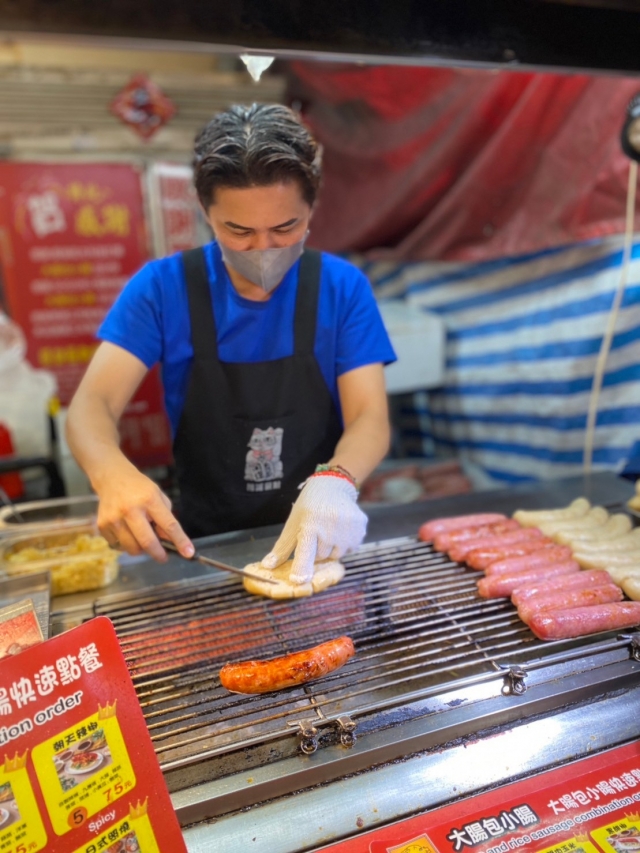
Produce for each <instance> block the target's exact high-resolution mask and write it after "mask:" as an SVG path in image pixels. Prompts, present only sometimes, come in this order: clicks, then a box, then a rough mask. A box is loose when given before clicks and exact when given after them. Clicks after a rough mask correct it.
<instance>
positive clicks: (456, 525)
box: [418, 512, 507, 542]
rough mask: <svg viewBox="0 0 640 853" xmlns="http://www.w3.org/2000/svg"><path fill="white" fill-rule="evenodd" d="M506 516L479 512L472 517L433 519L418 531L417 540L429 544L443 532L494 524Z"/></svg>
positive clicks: (456, 516)
mask: <svg viewBox="0 0 640 853" xmlns="http://www.w3.org/2000/svg"><path fill="white" fill-rule="evenodd" d="M506 518H507V516H506V515H503V514H502V513H501V512H481V513H475V514H473V515H454V516H451V517H450V518H434V519H432V520H431V521H426V522H425V523H424V524H423V525H422V526H421V528H420V530H419V531H418V539H422V541H423V542H431V540H432V539H433V537H434V536H436V534H438V533H444V532H445V530H459V529H460V528H462V527H479V526H480V525H481V524H494V522H496V521H505V520H506Z"/></svg>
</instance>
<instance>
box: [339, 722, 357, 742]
mask: <svg viewBox="0 0 640 853" xmlns="http://www.w3.org/2000/svg"><path fill="white" fill-rule="evenodd" d="M336 723H337V724H338V732H339V734H340V743H341V744H342V745H343V746H346V747H352V746H353V745H354V743H355V742H356V724H355V723H354V722H353V720H352V719H351V717H349V716H347V715H346V714H343V715H342V716H341V717H338V719H337V720H336Z"/></svg>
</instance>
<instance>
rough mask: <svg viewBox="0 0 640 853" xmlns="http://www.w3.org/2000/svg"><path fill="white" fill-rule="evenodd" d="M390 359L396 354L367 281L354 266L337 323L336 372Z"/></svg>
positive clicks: (387, 361)
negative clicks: (349, 285)
mask: <svg viewBox="0 0 640 853" xmlns="http://www.w3.org/2000/svg"><path fill="white" fill-rule="evenodd" d="M394 361H396V354H395V352H394V350H393V347H392V345H391V341H390V340H389V335H388V334H387V330H386V328H385V326H384V322H383V320H382V316H381V314H380V310H379V308H378V305H377V303H376V300H375V297H374V295H373V289H372V287H371V284H370V283H369V280H368V279H367V278H366V276H365V275H364V274H363V273H362V272H360V270H357V269H354V274H353V278H352V283H351V287H350V288H349V292H348V294H347V299H346V300H345V302H344V310H343V311H342V313H341V317H340V323H339V327H338V340H337V350H336V368H337V375H338V376H341V375H342V374H343V373H348V372H349V371H350V370H355V369H356V368H358V367H364V366H365V365H367V364H377V363H382V364H391V363H392V362H394Z"/></svg>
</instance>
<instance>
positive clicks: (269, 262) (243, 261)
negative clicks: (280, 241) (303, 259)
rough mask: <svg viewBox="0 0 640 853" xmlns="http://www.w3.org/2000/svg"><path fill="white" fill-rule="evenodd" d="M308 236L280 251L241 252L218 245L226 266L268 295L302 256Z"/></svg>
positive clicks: (255, 250) (219, 243)
mask: <svg viewBox="0 0 640 853" xmlns="http://www.w3.org/2000/svg"><path fill="white" fill-rule="evenodd" d="M308 233H309V232H307V234H308ZM307 234H305V235H304V237H303V238H302V240H300V241H299V242H297V243H293V245H291V246H284V247H283V248H280V249H249V250H245V251H244V252H239V251H237V249H230V248H229V247H228V246H225V245H224V243H222V242H220V241H218V245H219V246H220V251H221V252H222V258H223V260H224V262H225V264H227V265H228V266H230V267H233V269H234V270H235V271H236V272H239V273H240V275H242V276H244V277H245V278H246V279H248V280H249V281H251V282H253V284H257V285H258V287H261V288H262V289H263V290H264V291H266V293H271V291H272V290H274V289H275V288H276V287H277V286H278V285H279V284H280V282H281V281H282V279H283V278H284V277H285V275H286V274H287V273H288V272H289V270H290V269H291V267H292V266H293V265H294V264H295V262H296V261H297V260H298V258H299V257H300V256H301V255H302V252H303V250H304V244H305V240H306V239H307Z"/></svg>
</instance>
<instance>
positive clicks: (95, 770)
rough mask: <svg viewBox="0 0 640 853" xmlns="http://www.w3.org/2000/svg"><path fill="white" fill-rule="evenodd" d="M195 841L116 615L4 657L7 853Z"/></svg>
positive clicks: (114, 850)
mask: <svg viewBox="0 0 640 853" xmlns="http://www.w3.org/2000/svg"><path fill="white" fill-rule="evenodd" d="M38 850H47V851H50V853H98V851H104V853H138V851H139V853H165V851H166V853H169V851H170V853H180V851H185V853H186V847H185V845H184V841H183V838H182V833H181V831H180V827H179V825H178V821H177V818H176V816H175V812H174V811H173V807H172V804H171V800H170V798H169V794H168V792H167V788H166V785H165V782H164V778H163V776H162V773H161V771H160V768H159V766H158V761H157V759H156V756H155V753H154V751H153V746H152V744H151V739H150V737H149V734H148V732H147V728H146V725H145V721H144V717H143V716H142V711H141V710H140V705H139V704H138V699H137V696H136V694H135V690H134V688H133V684H132V683H131V679H130V677H129V672H128V670H127V666H126V663H125V661H124V658H123V656H122V652H121V651H120V646H119V644H118V640H117V638H116V634H115V631H114V629H113V626H112V624H111V622H110V621H109V620H108V619H107V618H106V617H103V616H102V617H98V618H96V619H92V620H91V621H89V622H86V623H85V624H83V625H81V626H80V627H78V628H74V629H73V630H71V631H67V632H66V633H65V634H61V635H60V636H59V637H55V638H54V639H52V640H48V641H47V642H45V643H41V644H39V645H38V646H34V647H33V648H30V649H28V650H26V651H24V652H21V653H20V654H19V655H16V656H15V657H10V658H6V659H4V660H2V661H0V853H36V851H38Z"/></svg>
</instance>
